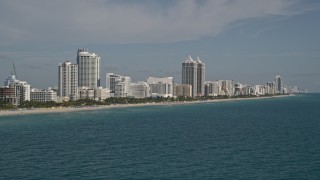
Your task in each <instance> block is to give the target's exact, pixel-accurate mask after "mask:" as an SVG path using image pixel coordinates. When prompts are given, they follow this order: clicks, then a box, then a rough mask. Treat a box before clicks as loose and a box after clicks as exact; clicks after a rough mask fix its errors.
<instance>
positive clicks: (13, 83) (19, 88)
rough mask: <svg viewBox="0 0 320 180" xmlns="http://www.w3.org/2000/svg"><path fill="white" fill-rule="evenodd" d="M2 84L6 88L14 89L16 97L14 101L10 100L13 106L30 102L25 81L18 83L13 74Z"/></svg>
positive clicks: (28, 87) (27, 85) (28, 89)
mask: <svg viewBox="0 0 320 180" xmlns="http://www.w3.org/2000/svg"><path fill="white" fill-rule="evenodd" d="M4 84H5V87H7V88H14V93H15V97H16V99H15V100H12V102H14V103H13V104H14V105H20V104H21V103H22V102H23V101H30V84H28V83H27V82H26V81H20V80H18V79H16V76H15V74H13V73H11V75H10V76H8V78H7V79H6V81H5V83H4ZM15 101H16V103H15Z"/></svg>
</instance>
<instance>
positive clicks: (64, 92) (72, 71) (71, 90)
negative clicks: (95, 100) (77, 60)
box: [58, 61, 78, 100]
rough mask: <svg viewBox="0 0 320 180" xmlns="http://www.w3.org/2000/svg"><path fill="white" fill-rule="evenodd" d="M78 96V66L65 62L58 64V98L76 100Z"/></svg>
mask: <svg viewBox="0 0 320 180" xmlns="http://www.w3.org/2000/svg"><path fill="white" fill-rule="evenodd" d="M77 95H78V65H77V64H71V62H70V61H66V62H64V63H63V64H59V86H58V96H59V97H69V98H70V99H72V100H76V99H77Z"/></svg>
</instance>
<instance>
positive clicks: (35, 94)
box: [30, 87, 57, 102]
mask: <svg viewBox="0 0 320 180" xmlns="http://www.w3.org/2000/svg"><path fill="white" fill-rule="evenodd" d="M30 99H31V101H36V102H49V101H57V92H56V91H53V90H52V89H51V87H49V88H48V89H36V88H32V89H31V92H30Z"/></svg>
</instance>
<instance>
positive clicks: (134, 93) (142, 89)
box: [129, 81, 150, 98]
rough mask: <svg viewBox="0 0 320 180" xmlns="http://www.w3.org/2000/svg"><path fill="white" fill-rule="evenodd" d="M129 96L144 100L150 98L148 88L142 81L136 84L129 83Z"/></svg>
mask: <svg viewBox="0 0 320 180" xmlns="http://www.w3.org/2000/svg"><path fill="white" fill-rule="evenodd" d="M129 89H130V90H129V93H130V94H129V96H130V97H134V98H146V97H150V87H149V85H148V84H147V83H146V82H144V81H138V82H137V83H131V84H130V87H129Z"/></svg>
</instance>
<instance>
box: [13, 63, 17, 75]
mask: <svg viewBox="0 0 320 180" xmlns="http://www.w3.org/2000/svg"><path fill="white" fill-rule="evenodd" d="M12 65H13V71H14V75H15V76H16V78H17V72H16V66H15V65H14V61H12Z"/></svg>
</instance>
